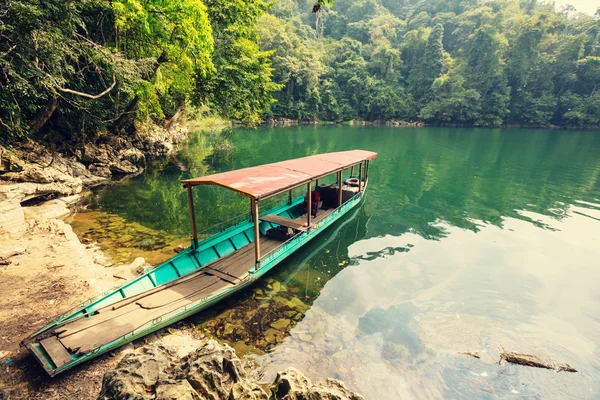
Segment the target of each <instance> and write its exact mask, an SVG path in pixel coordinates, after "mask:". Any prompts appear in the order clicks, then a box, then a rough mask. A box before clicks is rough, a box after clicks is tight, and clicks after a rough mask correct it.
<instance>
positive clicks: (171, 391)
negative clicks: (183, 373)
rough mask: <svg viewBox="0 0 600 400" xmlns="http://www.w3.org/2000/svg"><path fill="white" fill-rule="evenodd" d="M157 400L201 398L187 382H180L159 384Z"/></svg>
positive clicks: (198, 399)
mask: <svg viewBox="0 0 600 400" xmlns="http://www.w3.org/2000/svg"><path fill="white" fill-rule="evenodd" d="M156 400H200V396H198V393H196V391H195V390H194V388H193V387H192V385H190V383H189V382H188V381H186V380H183V381H179V382H170V381H169V382H159V383H158V386H157V387H156Z"/></svg>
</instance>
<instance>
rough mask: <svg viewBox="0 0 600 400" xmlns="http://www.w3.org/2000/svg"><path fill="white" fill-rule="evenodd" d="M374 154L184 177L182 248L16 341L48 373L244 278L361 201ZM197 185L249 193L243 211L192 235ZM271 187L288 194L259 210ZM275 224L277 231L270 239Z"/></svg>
mask: <svg viewBox="0 0 600 400" xmlns="http://www.w3.org/2000/svg"><path fill="white" fill-rule="evenodd" d="M376 156H377V154H376V153H373V152H370V151H364V150H351V151H344V152H337V153H327V154H319V155H314V156H309V157H303V158H298V159H294V160H287V161H282V162H278V163H274V164H267V165H262V166H257V167H251V168H245V169H241V170H236V171H230V172H223V173H219V174H215V175H209V176H204V177H200V178H194V179H188V180H184V181H182V182H183V183H184V185H185V187H186V188H187V193H188V201H189V208H190V216H191V222H192V240H191V245H190V247H188V248H187V249H185V250H184V251H182V252H181V253H179V254H177V255H176V256H174V257H173V258H171V259H170V260H168V261H166V262H164V263H162V264H159V265H158V266H156V267H155V268H153V269H151V270H149V271H147V272H145V273H144V274H142V275H140V276H139V277H137V278H135V279H133V280H131V281H129V282H127V283H125V284H124V285H122V286H120V287H118V288H115V289H112V290H110V291H108V292H106V293H102V294H101V295H99V296H97V297H95V298H92V299H89V300H88V301H86V302H84V303H83V304H81V305H80V306H78V307H76V308H75V309H73V310H71V311H69V312H67V313H65V314H62V315H60V316H58V317H57V318H56V319H55V320H53V321H52V322H50V323H49V324H48V325H46V326H45V327H43V328H42V329H40V330H39V331H37V332H35V333H34V334H32V335H31V336H30V337H28V338H26V339H25V340H23V342H22V345H23V346H25V347H27V348H28V349H29V350H30V351H31V352H32V353H33V355H34V356H35V357H36V359H37V360H38V361H39V362H40V363H41V364H42V366H43V367H44V369H45V370H46V371H47V372H48V374H49V375H50V376H55V375H57V374H59V373H61V372H63V371H66V370H68V369H69V368H72V367H74V366H75V365H78V364H81V363H83V362H85V361H87V360H89V359H91V358H94V357H96V356H98V355H100V354H103V353H106V352H108V351H110V350H113V349H115V348H117V347H119V346H122V345H124V344H126V343H128V342H130V341H132V340H135V339H138V338H140V337H143V336H145V335H147V334H149V333H151V332H154V331H156V330H158V329H160V328H163V327H165V326H168V325H169V324H172V323H174V322H176V321H179V320H181V319H183V318H186V317H188V316H190V315H192V314H194V313H197V312H198V311H201V310H203V309H205V308H207V307H209V306H210V305H212V304H215V303H217V302H219V301H221V300H222V299H224V298H225V297H227V296H229V295H231V294H232V293H234V292H236V291H238V290H241V289H243V288H245V287H247V286H248V285H251V284H252V283H253V282H254V281H256V280H257V279H259V278H260V277H261V276H263V275H264V274H265V273H267V272H268V271H269V270H270V269H272V268H273V267H275V266H276V265H277V264H279V263H280V262H282V261H283V260H284V259H285V258H286V257H288V256H289V255H290V254H292V253H294V252H295V251H296V250H297V249H298V248H300V247H301V246H303V245H304V244H305V243H307V242H308V241H309V240H311V239H312V238H314V237H315V236H317V235H318V234H319V233H321V232H322V231H323V230H324V229H326V228H327V227H328V226H330V225H331V224H332V223H333V222H335V221H336V220H338V219H339V218H341V217H342V216H343V215H344V214H346V213H347V212H348V211H349V210H350V209H352V208H353V207H355V206H356V205H357V204H358V203H359V202H360V201H361V199H362V198H363V196H364V193H365V190H366V188H367V183H368V171H369V161H371V160H373V159H375V157H376ZM357 166H358V168H357V171H358V174H357V175H355V174H354V171H355V169H356V167H357ZM348 169H349V170H350V176H349V177H348V179H345V180H344V173H345V171H346V170H348ZM334 174H335V176H336V179H335V183H333V184H329V185H326V184H321V185H319V183H318V180H319V179H323V178H325V177H327V176H329V175H334ZM199 185H219V186H222V187H225V188H227V189H231V190H234V191H236V192H238V193H240V194H242V195H244V196H247V197H249V198H250V213H249V214H246V215H245V218H244V220H243V221H241V222H238V223H235V224H233V225H232V226H229V227H227V228H223V229H221V231H220V232H219V233H217V234H214V235H212V236H209V237H206V238H204V239H202V240H201V241H199V240H198V239H199V233H198V231H197V227H196V218H195V215H194V203H193V197H192V188H193V187H195V186H199ZM313 186H314V188H313ZM300 187H306V195H305V196H299V197H297V198H293V196H292V193H293V192H292V190H293V189H295V188H300ZM313 191H314V192H316V193H318V195H315V194H314V193H313ZM286 192H287V194H288V195H287V196H285V193H286ZM278 195H282V196H285V197H286V198H282V199H281V203H282V204H279V205H276V206H274V207H273V208H271V209H268V210H265V211H264V212H261V211H260V210H259V205H260V204H261V203H263V202H264V201H265V200H267V199H272V198H275V199H277V198H278V197H279V198H280V197H282V196H278ZM275 196H278V197H275ZM319 197H320V199H319ZM318 200H319V201H318ZM317 201H318V202H317ZM313 202H315V203H317V204H316V205H315V204H313ZM263 204H264V203H263ZM307 210H313V212H307ZM313 214H315V215H313ZM281 227H284V228H281ZM286 230H287V232H286ZM274 233H279V234H280V235H282V237H277V238H273V237H274V236H275V235H274Z"/></svg>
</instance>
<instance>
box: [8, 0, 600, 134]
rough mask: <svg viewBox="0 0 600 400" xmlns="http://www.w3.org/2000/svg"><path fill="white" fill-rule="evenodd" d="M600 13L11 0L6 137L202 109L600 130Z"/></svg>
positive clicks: (502, 3) (293, 0)
mask: <svg viewBox="0 0 600 400" xmlns="http://www.w3.org/2000/svg"><path fill="white" fill-rule="evenodd" d="M311 11H312V12H311ZM599 16H600V13H599V14H597V15H596V17H592V16H587V15H583V14H577V13H575V12H573V10H572V9H569V8H567V9H565V10H563V11H560V12H557V11H555V9H554V7H553V5H552V4H550V5H548V4H538V3H537V2H536V0H490V1H485V2H483V1H478V0H443V1H441V0H337V1H336V2H335V6H334V5H333V2H332V0H317V1H316V2H315V1H314V0H277V1H275V2H274V3H272V4H271V3H269V2H267V1H266V0H248V1H245V0H113V1H108V0H78V1H75V0H66V1H63V0H0V39H1V40H0V85H1V91H0V141H7V140H8V141H10V140H14V139H18V138H23V137H32V136H33V137H36V136H37V137H46V138H50V139H51V140H52V141H54V142H58V141H63V142H65V143H83V142H85V141H87V140H90V139H94V138H96V137H98V134H99V132H104V131H106V130H108V131H112V132H120V133H122V134H128V133H129V132H131V131H132V128H133V127H134V126H135V124H136V122H137V121H148V120H150V121H153V122H155V123H159V124H163V125H164V126H167V127H168V126H171V124H172V123H173V122H174V121H175V120H176V119H177V118H179V117H180V116H181V115H182V111H183V109H185V108H186V106H189V105H192V106H205V108H206V107H208V108H209V109H210V110H212V111H213V112H216V113H217V114H219V115H220V116H222V117H224V118H228V119H232V120H235V121H240V122H242V123H245V124H247V125H251V126H253V125H256V124H258V123H260V122H261V121H262V119H263V118H264V116H265V115H266V116H267V117H271V118H292V119H298V120H316V119H323V120H329V121H345V120H350V119H354V118H360V119H364V120H369V121H386V120H410V121H417V120H424V121H426V122H429V123H435V124H465V125H477V126H499V125H503V124H526V125H538V126H544V125H550V124H555V125H562V126H596V127H597V126H599V125H600V91H599V90H597V89H598V86H600V19H599V18H598V17H599Z"/></svg>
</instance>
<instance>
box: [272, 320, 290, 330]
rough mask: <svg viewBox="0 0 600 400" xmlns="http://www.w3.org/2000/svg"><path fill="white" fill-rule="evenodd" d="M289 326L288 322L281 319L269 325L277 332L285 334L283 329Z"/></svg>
mask: <svg viewBox="0 0 600 400" xmlns="http://www.w3.org/2000/svg"><path fill="white" fill-rule="evenodd" d="M289 325H290V320H289V319H285V318H281V319H278V320H277V321H275V322H273V323H272V324H271V327H272V328H274V329H277V330H279V331H282V332H285V328H287V327H288V326H289Z"/></svg>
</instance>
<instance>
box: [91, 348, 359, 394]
mask: <svg viewBox="0 0 600 400" xmlns="http://www.w3.org/2000/svg"><path fill="white" fill-rule="evenodd" d="M248 369H249V366H248V365H247V364H244V363H243V362H242V360H240V358H239V357H238V356H237V355H236V353H235V351H234V350H233V349H232V348H231V347H229V346H227V345H221V344H219V343H217V342H216V341H214V340H209V341H206V342H204V343H203V344H201V345H200V347H198V348H197V349H196V350H195V351H193V352H191V353H189V354H188V355H186V356H184V357H183V358H179V356H178V355H177V353H176V352H175V350H174V349H173V348H170V347H168V346H165V345H163V344H162V343H154V344H149V345H145V346H143V347H141V348H138V349H137V350H135V352H133V353H130V354H128V355H127V356H125V357H124V358H123V360H121V362H119V364H118V365H117V367H116V368H115V369H114V370H112V371H109V372H107V373H106V374H105V375H104V379H103V381H102V390H101V392H100V395H99V397H98V399H99V400H121V399H127V400H145V399H156V400H171V399H184V400H197V399H209V400H220V399H223V400H234V399H247V400H267V399H269V400H363V397H362V396H361V395H359V394H357V393H354V392H352V391H351V390H350V389H348V388H347V387H346V386H345V385H344V384H343V383H342V382H340V381H337V380H335V379H327V380H324V381H320V382H317V383H316V384H313V383H312V382H311V380H310V379H308V378H307V377H306V376H304V375H303V374H302V373H301V372H300V371H298V370H296V369H294V368H289V369H288V370H286V371H284V372H280V373H278V374H277V378H276V379H275V381H274V382H273V383H272V384H271V385H270V391H271V393H270V394H268V393H267V392H266V391H265V390H264V389H263V388H262V387H261V386H260V385H259V384H258V382H256V381H255V380H253V379H252V378H251V377H250V374H249V373H248Z"/></svg>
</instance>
